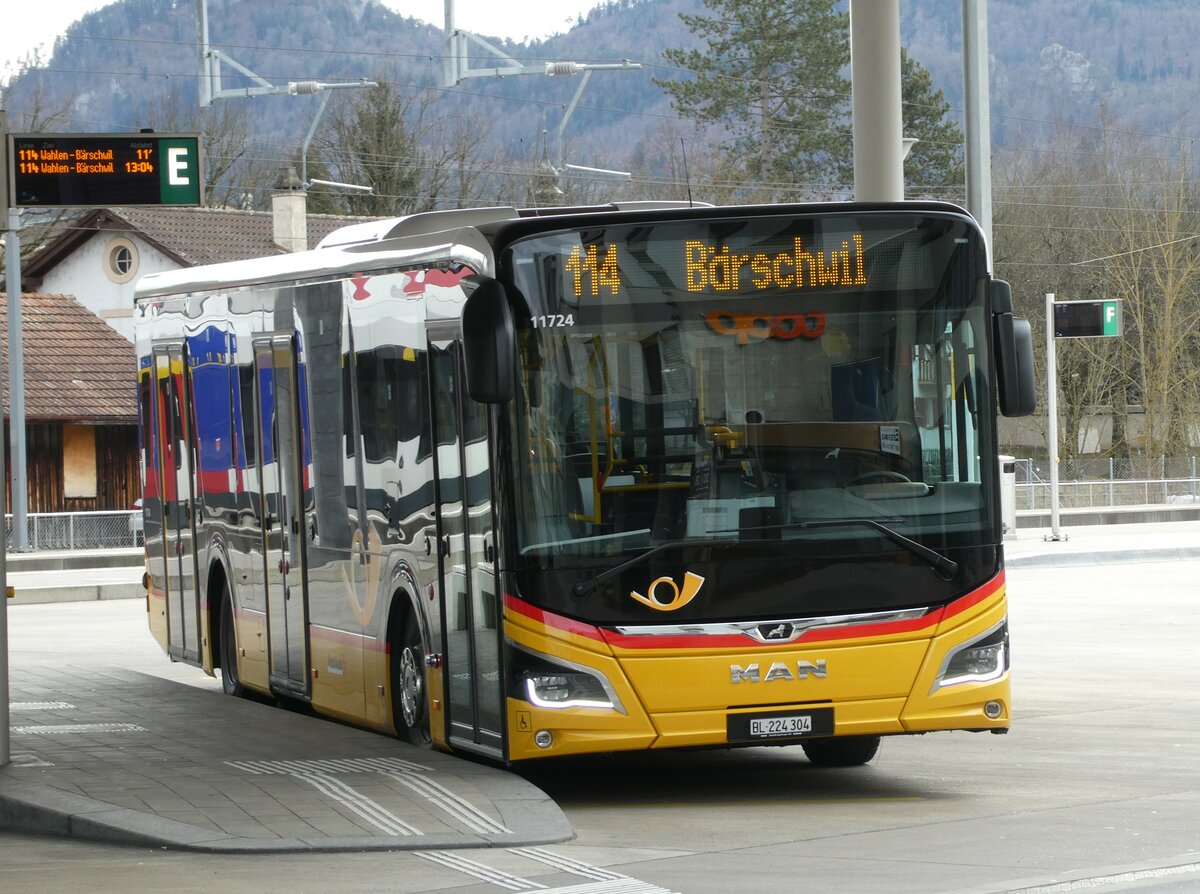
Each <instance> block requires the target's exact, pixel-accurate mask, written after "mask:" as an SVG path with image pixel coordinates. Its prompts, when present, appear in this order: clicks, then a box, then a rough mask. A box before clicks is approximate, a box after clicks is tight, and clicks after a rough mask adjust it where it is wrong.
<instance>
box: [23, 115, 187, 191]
mask: <svg viewBox="0 0 1200 894" xmlns="http://www.w3.org/2000/svg"><path fill="white" fill-rule="evenodd" d="M8 159H9V170H8V171H7V176H8V185H9V204H11V205H13V206H14V207H17V208H93V207H111V206H113V205H199V204H201V203H202V202H203V199H204V193H203V178H202V176H201V167H200V164H201V159H200V138H199V137H198V136H196V135H194V134H156V133H136V134H53V133H41V134H37V133H24V134H10V135H9V138H8Z"/></svg>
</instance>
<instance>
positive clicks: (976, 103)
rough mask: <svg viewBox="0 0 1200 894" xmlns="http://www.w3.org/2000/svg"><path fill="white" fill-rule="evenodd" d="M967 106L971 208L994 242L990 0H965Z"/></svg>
mask: <svg viewBox="0 0 1200 894" xmlns="http://www.w3.org/2000/svg"><path fill="white" fill-rule="evenodd" d="M962 10H963V12H962V21H963V81H964V84H963V89H964V99H965V106H966V128H967V133H966V139H967V145H966V162H967V210H968V211H969V212H971V216H972V217H974V218H975V220H977V221H978V222H979V226H980V228H981V229H982V230H983V235H984V236H985V237H987V242H988V246H989V247H990V246H991V244H992V137H991V113H990V108H991V105H990V103H991V98H990V95H989V92H988V35H987V0H962Z"/></svg>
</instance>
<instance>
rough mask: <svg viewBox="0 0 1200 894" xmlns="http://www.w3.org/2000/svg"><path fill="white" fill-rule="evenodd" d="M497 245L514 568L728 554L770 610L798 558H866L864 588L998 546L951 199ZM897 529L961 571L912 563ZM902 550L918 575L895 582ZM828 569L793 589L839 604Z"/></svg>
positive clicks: (916, 597) (981, 379)
mask: <svg viewBox="0 0 1200 894" xmlns="http://www.w3.org/2000/svg"><path fill="white" fill-rule="evenodd" d="M505 261H506V264H507V269H508V270H509V271H510V275H511V279H512V285H513V286H514V287H515V290H516V291H517V292H519V294H520V296H521V297H523V299H524V300H525V301H526V302H527V304H528V306H529V310H530V319H529V321H528V322H527V323H526V324H525V325H524V326H522V327H521V328H520V330H519V332H518V344H519V366H520V372H519V376H520V381H519V383H518V388H517V400H516V401H514V402H513V406H512V408H511V411H510V412H511V414H512V415H511V417H510V419H509V424H510V425H511V426H512V428H513V432H514V438H513V449H512V453H511V456H512V462H513V469H512V473H513V477H514V480H515V481H516V482H517V486H516V487H515V489H514V493H515V507H514V508H515V514H516V520H517V541H518V542H517V544H516V551H515V552H516V556H517V562H518V570H521V569H525V570H526V571H529V572H534V571H537V570H540V571H542V572H547V571H549V572H555V571H557V572H563V573H566V576H567V578H568V579H570V580H574V579H579V578H585V577H586V576H589V575H590V576H595V575H596V574H598V573H601V572H602V571H603V569H605V568H606V567H615V566H617V565H620V564H622V563H627V564H629V565H630V566H631V572H630V573H631V574H632V575H633V577H634V578H635V579H637V580H645V579H649V578H652V576H653V574H652V572H654V571H655V570H656V569H666V571H668V572H670V571H671V569H672V568H675V567H678V566H680V565H681V563H686V564H688V567H692V566H694V565H695V564H696V563H702V564H703V563H710V564H711V565H712V566H713V567H716V566H722V567H726V566H732V565H736V563H737V562H739V561H743V560H744V561H746V562H753V563H754V564H756V565H757V566H758V567H760V568H761V567H762V566H763V565H764V564H766V565H769V566H770V567H771V568H772V569H773V571H772V573H771V574H768V575H766V579H764V577H763V576H762V575H760V577H759V584H758V585H756V586H754V587H753V588H751V586H750V585H749V584H747V585H746V587H745V589H746V590H747V592H746V593H744V594H743V596H744V597H745V599H747V600H750V601H751V602H754V603H755V604H758V605H760V607H761V610H762V611H763V612H768V611H771V610H784V609H785V607H786V608H787V609H788V610H794V609H795V606H796V604H797V603H796V599H797V598H798V595H797V594H802V593H803V592H806V590H805V585H803V583H802V578H808V579H809V582H810V583H811V582H812V580H813V578H812V575H813V573H815V572H817V571H822V570H824V571H825V572H828V571H829V569H830V568H832V567H833V566H835V565H846V566H854V567H857V568H862V567H863V566H869V567H870V568H871V569H872V570H873V571H874V572H876V573H875V574H874V575H873V577H872V584H871V586H870V588H869V590H870V594H869V595H864V598H865V599H866V601H867V602H869V603H870V604H871V605H872V606H873V607H879V606H893V605H898V604H904V603H914V602H925V603H927V602H928V601H929V587H928V586H927V584H929V583H930V581H929V580H927V578H933V580H934V581H936V582H937V586H939V587H942V588H943V589H944V590H945V596H946V598H949V597H950V594H951V593H952V592H961V590H962V589H963V588H964V587H965V586H967V585H969V584H970V583H971V582H972V581H973V580H975V579H979V578H981V577H982V576H984V575H986V574H988V573H991V572H992V571H993V570H994V568H993V566H994V558H991V556H992V555H994V549H993V551H992V553H986V552H983V551H980V550H981V548H982V547H986V546H991V547H993V548H994V546H995V544H996V542H997V541H998V539H999V538H998V532H997V530H996V520H995V518H994V514H993V513H992V512H991V511H990V510H989V509H988V508H987V507H989V506H992V505H993V501H992V495H990V494H988V493H985V489H986V488H990V487H991V486H992V485H991V484H990V481H991V478H992V477H993V476H991V475H989V474H985V472H984V468H985V466H984V464H985V463H994V462H995V435H994V431H993V425H994V422H993V415H994V410H993V409H992V407H993V404H992V398H991V392H992V385H991V383H990V377H989V370H990V369H991V360H990V357H989V337H988V332H989V330H988V328H987V323H986V320H987V318H986V316H985V306H984V296H985V294H986V287H985V286H986V277H987V274H986V268H985V259H984V250H983V247H982V241H981V239H980V238H979V236H978V232H977V230H976V229H975V228H974V226H973V225H971V224H970V222H969V221H968V220H967V219H965V218H964V217H961V216H955V215H951V214H946V215H944V216H939V215H932V216H930V215H916V214H911V213H905V212H901V213H898V214H897V213H895V212H892V213H888V214H878V213H877V214H870V213H861V212H858V213H856V212H852V211H848V212H845V213H834V214H829V213H825V214H821V215H814V216H807V217H805V216H800V217H797V216H782V215H780V216H769V215H767V216H755V217H739V218H717V219H711V220H699V221H697V220H689V221H686V222H681V221H675V222H671V221H668V222H663V223H656V224H644V223H643V224H637V225H618V226H608V227H596V228H593V229H589V228H583V229H579V230H572V231H561V232H555V233H550V234H541V235H538V236H534V237H529V238H526V239H524V240H520V241H518V242H515V243H514V244H512V245H511V246H510V247H509V248H508V249H507V252H506V257H505ZM881 531H882V532H885V533H888V534H895V535H897V536H883V535H882V534H881ZM903 541H910V542H912V543H918V544H920V545H921V546H923V547H925V552H930V551H933V552H934V554H936V555H938V556H948V557H949V558H951V559H953V560H954V562H951V563H950V564H951V565H953V564H955V563H956V562H965V563H966V568H965V569H964V573H963V575H962V577H961V578H960V579H959V580H957V581H953V582H947V578H948V577H950V576H952V575H948V574H946V573H945V568H944V567H943V569H942V570H941V571H940V572H939V573H938V574H937V575H929V568H930V566H931V563H930V560H929V558H928V556H925V557H923V556H922V555H921V554H920V551H919V550H918V551H914V550H913V549H911V548H906V547H905V545H904V542H903ZM673 544H677V545H678V549H673V548H672V545H673ZM638 555H644V556H645V557H646V564H647V565H648V566H649V567H646V568H636V565H637V562H636V561H634V562H630V560H631V559H633V558H634V557H636V556H638ZM672 563H674V564H672ZM892 565H894V566H896V567H895V569H893V570H896V571H897V573H896V574H890V573H885V574H883V575H880V574H878V573H877V572H878V571H880V568H881V566H892ZM789 568H790V569H792V570H791V571H788V570H787V569H789ZM917 568H920V569H922V574H923V575H924V576H922V577H920V578H919V580H920V582H921V584H922V586H921V587H920V588H919V589H920V590H922V591H924V592H912V590H913V589H914V588H907V589H906V587H905V585H904V582H905V581H906V580H907V579H908V577H907V575H910V574H912V575H915V574H916V573H917V572H916V570H915V569H917ZM935 570H937V569H936V568H935ZM848 573H854V572H848ZM572 574H573V575H574V577H571V575H572ZM772 575H773V576H772ZM727 577H728V574H727ZM775 579H778V586H776V587H775V588H774V589H775V590H778V591H779V592H778V593H775V595H772V592H773V590H772V586H771V585H770V580H775ZM913 579H914V580H915V579H917V578H913ZM747 580H749V578H747ZM889 580H890V581H892V582H893V583H892V584H891V585H889V584H888V583H887V581H889ZM845 583H846V581H845V580H843V581H842V584H843V586H841V587H838V588H836V589H837V590H838V592H841V593H842V594H843V596H842V597H841V600H840V601H836V603H837V604H836V605H835V604H833V603H834V602H835V600H832V598H828V594H827V596H826V597H822V596H814V597H813V601H812V604H811V605H808V608H810V609H812V610H819V609H825V608H837V609H844V608H845V607H846V606H845V604H844V598H845V597H844V593H845V592H846V589H847V588H846V587H845V586H844V584H845ZM564 585H565V581H557V582H556V586H557V587H558V589H560V590H561V589H562V588H563V586H564ZM531 586H532V585H531ZM788 587H790V588H791V589H790V591H789V592H790V593H791V596H787V597H785V596H784V595H783V590H785V589H787V588H788ZM533 588H534V589H538V587H533ZM553 589H554V587H552V586H549V585H547V589H546V596H545V597H544V599H553V597H551V596H550V595H549V593H550V590H553ZM750 589H753V591H754V592H753V593H750V592H749V590H750ZM818 589H821V588H818ZM834 589H835V588H833V587H829V586H826V587H825V588H824V589H822V590H821V592H826V591H828V593H832V592H833V590H834ZM814 592H815V591H814ZM739 598H741V597H739ZM539 601H544V600H539ZM801 601H803V600H801ZM826 603H829V605H827V604H826ZM619 604H620V605H623V606H626V607H628V605H629V601H628V600H624V601H622V602H620V603H619ZM749 604H750V603H749V602H746V601H743V602H742V603H741V605H742V606H743V607H744V606H746V605H749ZM619 617H620V615H619V613H618V614H616V615H613V618H614V620H619Z"/></svg>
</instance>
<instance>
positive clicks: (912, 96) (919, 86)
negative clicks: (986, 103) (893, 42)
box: [900, 49, 966, 201]
mask: <svg viewBox="0 0 1200 894" xmlns="http://www.w3.org/2000/svg"><path fill="white" fill-rule="evenodd" d="M900 95H901V100H902V102H903V103H904V105H903V106H902V113H901V121H902V122H903V127H902V131H903V134H904V136H906V137H914V138H916V140H917V143H916V145H914V146H913V147H912V151H911V152H910V153H909V154H908V158H907V159H905V162H904V185H905V195H908V196H910V197H913V198H916V197H918V196H921V195H926V194H932V193H933V191H935V190H936V191H937V192H938V195H936V196H935V197H936V198H944V199H948V200H951V201H963V200H964V199H965V192H966V179H965V172H964V171H963V133H962V130H961V129H960V128H959V126H958V124H957V123H956V122H955V121H953V120H952V119H950V118H949V117H947V116H948V114H949V112H950V104H949V103H948V102H946V97H945V95H944V94H943V93H942V91H941V90H937V89H935V88H934V86H933V78H932V77H931V76H930V74H929V71H928V69H926V68H924V67H923V66H922V65H921V64H920V63H919V62H916V61H914V60H913V58H912V57H911V56H909V55H908V53H907V52H906V51H905V50H903V49H902V50H900Z"/></svg>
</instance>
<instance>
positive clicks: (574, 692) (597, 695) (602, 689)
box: [509, 642, 625, 714]
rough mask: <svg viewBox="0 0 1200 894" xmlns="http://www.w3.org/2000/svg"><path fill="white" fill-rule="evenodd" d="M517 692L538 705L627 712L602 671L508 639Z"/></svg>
mask: <svg viewBox="0 0 1200 894" xmlns="http://www.w3.org/2000/svg"><path fill="white" fill-rule="evenodd" d="M509 647H510V649H509V656H510V661H509V668H510V677H511V680H512V682H513V683H514V684H515V685H514V686H513V691H514V692H519V693H521V694H522V695H523V697H524V698H525V699H526V701H528V702H529V703H530V704H531V705H535V706H537V707H539V708H607V709H609V710H613V711H618V712H620V713H621V714H624V713H625V707H624V705H622V704H621V700H620V699H619V698H618V697H617V694H616V692H615V691H614V690H613V688H612V684H611V683H609V682H608V679H607V678H606V677H605V676H604V675H603V674H601V673H600V672H599V671H596V670H593V669H592V668H589V667H584V666H583V665H581V664H575V663H574V662H570V661H566V660H565V659H562V658H550V657H548V656H546V655H536V654H534V653H532V652H527V651H526V650H525V649H522V648H520V647H519V646H517V645H515V644H514V643H511V642H510V643H509Z"/></svg>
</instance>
